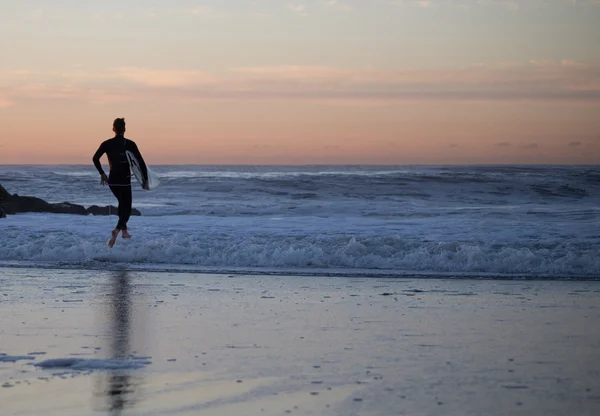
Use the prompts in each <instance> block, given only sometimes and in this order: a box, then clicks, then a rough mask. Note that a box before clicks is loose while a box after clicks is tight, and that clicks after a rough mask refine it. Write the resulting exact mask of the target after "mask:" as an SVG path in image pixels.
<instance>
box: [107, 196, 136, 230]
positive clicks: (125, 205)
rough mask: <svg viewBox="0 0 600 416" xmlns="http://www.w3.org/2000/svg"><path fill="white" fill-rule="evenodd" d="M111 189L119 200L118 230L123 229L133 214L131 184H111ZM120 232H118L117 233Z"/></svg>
mask: <svg viewBox="0 0 600 416" xmlns="http://www.w3.org/2000/svg"><path fill="white" fill-rule="evenodd" d="M110 190H111V191H112V193H113V194H114V195H115V197H116V198H117V201H119V206H118V208H117V214H118V215H119V222H117V227H116V229H117V230H123V229H126V228H127V221H128V220H129V216H130V215H131V187H130V186H111V187H110ZM117 234H118V233H117Z"/></svg>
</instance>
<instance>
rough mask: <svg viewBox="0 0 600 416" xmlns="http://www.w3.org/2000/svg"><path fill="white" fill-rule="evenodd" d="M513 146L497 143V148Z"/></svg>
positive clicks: (507, 143)
mask: <svg viewBox="0 0 600 416" xmlns="http://www.w3.org/2000/svg"><path fill="white" fill-rule="evenodd" d="M510 146H511V144H510V143H509V142H499V143H496V147H510Z"/></svg>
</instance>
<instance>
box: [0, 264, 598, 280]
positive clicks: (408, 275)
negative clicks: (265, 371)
mask: <svg viewBox="0 0 600 416" xmlns="http://www.w3.org/2000/svg"><path fill="white" fill-rule="evenodd" d="M65 263H66V262H61V264H55V263H54V262H40V263H34V262H30V263H28V262H19V261H11V260H0V269H2V268H8V269H10V268H15V269H40V268H41V269H51V270H91V271H97V272H107V271H108V272H118V271H128V272H146V273H182V274H190V273H191V274H200V275H235V276H274V277H278V276H280V277H318V276H322V277H340V278H345V277H347V278H354V277H362V278H369V279H376V278H381V279H424V280H426V279H428V280H484V281H485V280H492V281H503V280H504V281H558V282H561V281H573V282H600V275H598V276H590V275H558V276H556V275H555V276H553V275H526V274H514V275H510V274H497V273H489V274H485V273H477V272H471V273H464V272H463V273H460V272H446V273H441V272H430V273H427V272H421V273H419V272H400V273H399V272H391V271H382V272H381V273H374V272H373V270H370V271H368V270H362V269H358V270H352V269H349V270H338V271H328V270H327V269H309V270H310V271H303V270H301V269H295V270H292V269H290V270H285V269H284V270H277V269H258V268H257V269H256V270H252V269H242V270H238V269H222V268H193V267H186V266H185V265H176V264H171V265H160V264H151V265H139V264H134V263H125V262H123V263H119V262H115V261H109V260H107V261H96V262H90V264H91V263H94V264H93V266H92V267H89V266H88V267H86V266H87V265H83V264H77V263H73V264H65ZM107 264H111V265H113V266H112V267H101V265H107ZM403 273H404V274H403Z"/></svg>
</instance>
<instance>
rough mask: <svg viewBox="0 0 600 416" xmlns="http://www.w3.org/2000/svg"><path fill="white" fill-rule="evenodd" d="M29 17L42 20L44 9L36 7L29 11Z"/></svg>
mask: <svg viewBox="0 0 600 416" xmlns="http://www.w3.org/2000/svg"><path fill="white" fill-rule="evenodd" d="M31 18H32V19H33V20H42V19H43V18H44V9H43V8H41V7H40V8H37V9H34V10H32V11H31Z"/></svg>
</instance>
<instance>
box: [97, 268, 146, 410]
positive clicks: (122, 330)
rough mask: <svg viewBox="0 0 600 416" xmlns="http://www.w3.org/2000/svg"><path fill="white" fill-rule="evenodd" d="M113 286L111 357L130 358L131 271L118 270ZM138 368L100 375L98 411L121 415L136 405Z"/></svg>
mask: <svg viewBox="0 0 600 416" xmlns="http://www.w3.org/2000/svg"><path fill="white" fill-rule="evenodd" d="M110 287H111V292H110V294H109V300H108V302H107V303H106V305H107V306H108V311H107V317H108V319H109V328H108V334H107V335H108V337H109V338H108V347H109V356H108V358H110V359H112V360H117V361H121V360H129V359H130V358H131V355H132V352H131V337H132V320H133V312H132V307H133V302H132V288H131V283H130V277H129V275H128V272H127V271H118V272H115V274H114V276H113V277H112V279H111V282H110ZM139 371H140V370H136V369H134V368H133V367H132V368H127V366H125V367H124V368H123V369H119V370H109V371H107V372H106V373H100V374H98V383H97V386H98V389H97V393H96V396H97V397H98V396H100V398H102V404H101V405H100V406H101V409H98V410H101V411H107V412H109V413H110V414H111V415H120V414H121V412H122V411H123V410H124V409H125V408H128V407H132V406H133V405H134V404H135V397H134V396H135V393H136V388H137V387H138V386H139V385H140V384H141V376H140V375H139ZM134 373H135V375H134Z"/></svg>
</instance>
